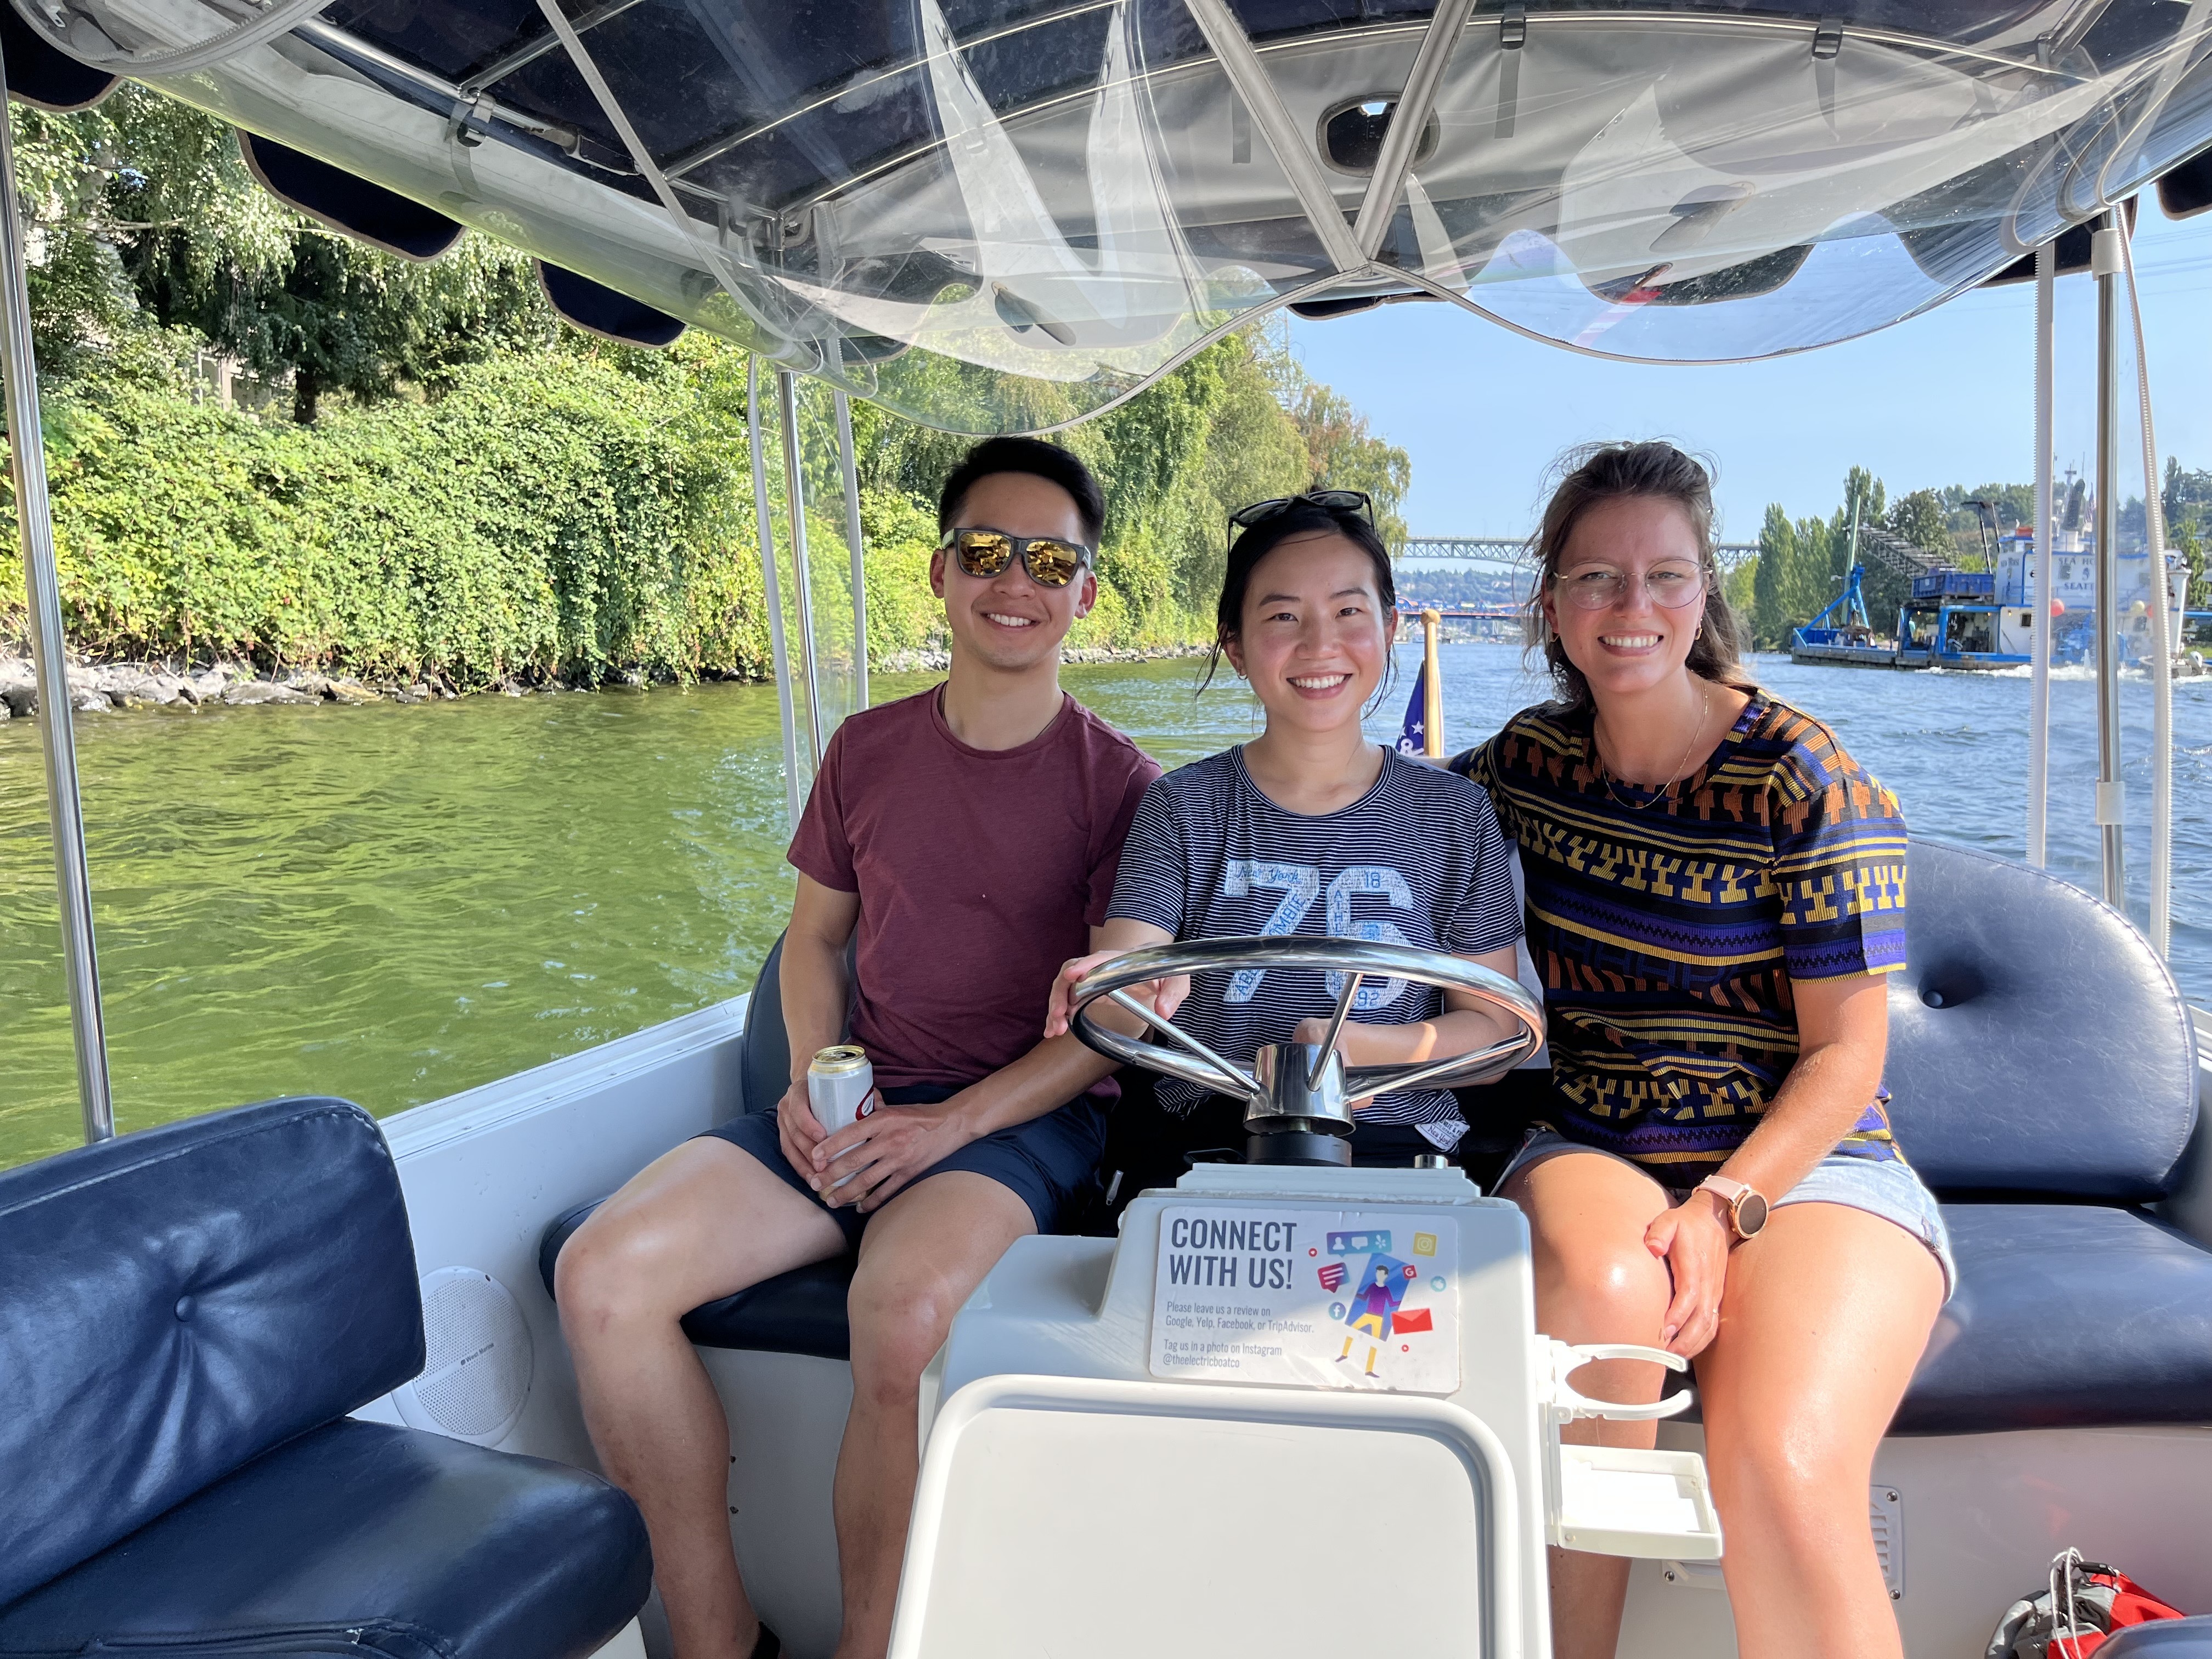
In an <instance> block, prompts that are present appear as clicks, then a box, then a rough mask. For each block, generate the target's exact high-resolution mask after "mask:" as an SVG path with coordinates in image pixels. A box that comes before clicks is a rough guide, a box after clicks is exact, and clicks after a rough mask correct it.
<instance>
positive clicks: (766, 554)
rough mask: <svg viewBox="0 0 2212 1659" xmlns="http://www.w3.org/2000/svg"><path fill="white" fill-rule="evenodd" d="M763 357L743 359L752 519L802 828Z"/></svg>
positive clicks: (790, 783)
mask: <svg viewBox="0 0 2212 1659" xmlns="http://www.w3.org/2000/svg"><path fill="white" fill-rule="evenodd" d="M760 399H761V385H760V358H759V357H758V356H757V355H750V356H747V357H746V359H745V447H746V448H747V449H749V450H750V451H751V453H752V467H753V523H754V527H755V529H756V530H757V532H758V534H759V536H760V557H761V582H762V585H763V596H764V597H765V599H766V600H767V602H768V645H769V665H770V667H771V669H772V670H773V671H774V672H775V706H776V712H777V714H779V715H780V716H781V719H782V721H783V793H784V804H785V805H786V806H787V807H788V808H789V809H790V811H791V828H792V830H793V833H794V834H796V833H797V831H798V829H799V810H800V809H801V808H802V807H803V806H805V804H806V798H805V791H804V790H802V789H801V788H800V787H799V728H798V725H797V720H798V711H797V708H796V707H795V702H796V698H795V694H794V693H793V690H792V678H791V650H790V647H789V644H788V642H787V641H786V639H785V638H784V633H783V585H782V583H781V580H779V579H778V578H777V576H776V571H775V514H774V513H772V512H771V511H770V510H769V502H768V459H767V457H768V445H767V434H766V432H765V431H764V429H763V427H762V424H761V417H760Z"/></svg>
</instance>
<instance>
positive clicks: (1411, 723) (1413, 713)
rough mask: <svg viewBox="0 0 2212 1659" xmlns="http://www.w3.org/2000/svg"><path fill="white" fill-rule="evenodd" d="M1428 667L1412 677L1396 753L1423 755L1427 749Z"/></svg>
mask: <svg viewBox="0 0 2212 1659" xmlns="http://www.w3.org/2000/svg"><path fill="white" fill-rule="evenodd" d="M1428 706H1429V665H1428V664H1427V663H1426V662H1423V663H1422V664H1421V671H1420V672H1419V673H1418V674H1416V675H1414V676H1413V696H1411V697H1409V698H1407V700H1406V724H1405V726H1404V728H1403V729H1402V730H1401V731H1400V732H1399V733H1398V752H1399V753H1400V754H1401V755H1425V754H1426V753H1427V752H1428V749H1429V718H1428Z"/></svg>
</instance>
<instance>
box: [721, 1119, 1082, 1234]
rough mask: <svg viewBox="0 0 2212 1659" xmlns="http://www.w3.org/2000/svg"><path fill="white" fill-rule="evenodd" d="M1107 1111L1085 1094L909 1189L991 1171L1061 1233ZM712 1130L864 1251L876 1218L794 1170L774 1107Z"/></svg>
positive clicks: (955, 1158) (1040, 1223) (972, 1149)
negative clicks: (833, 1203) (957, 1173)
mask: <svg viewBox="0 0 2212 1659" xmlns="http://www.w3.org/2000/svg"><path fill="white" fill-rule="evenodd" d="M954 1093H955V1091H953V1090H951V1089H938V1088H931V1087H928V1086H927V1085H915V1086H914V1087H912V1088H906V1089H886V1090H884V1100H886V1101H887V1102H889V1103H890V1104H892V1105H894V1106H921V1105H934V1104H936V1103H938V1102H939V1101H940V1100H949V1099H951V1097H952V1096H953V1094H954ZM1106 1111H1107V1109H1106V1108H1105V1106H1104V1105H1103V1104H1102V1103H1100V1102H1099V1101H1098V1100H1097V1098H1095V1097H1092V1096H1090V1095H1079V1096H1077V1097H1075V1098H1074V1099H1073V1100H1071V1101H1069V1102H1068V1103H1066V1105H1065V1106H1062V1107H1060V1109H1058V1110H1057V1111H1051V1112H1047V1113H1046V1114H1045V1115H1043V1116H1042V1117H1033V1118H1031V1119H1030V1120H1029V1121H1028V1122H1026V1123H1017V1124H1015V1125H1014V1126H1013V1127H1012V1128H1008V1129H1000V1130H998V1131H996V1132H994V1133H991V1134H987V1135H985V1136H984V1137H983V1138H982V1139H981V1140H971V1141H969V1143H968V1145H966V1146H963V1147H962V1148H961V1149H960V1150H959V1151H958V1152H954V1153H953V1154H952V1155H951V1157H949V1158H940V1159H939V1161H938V1162H936V1163H934V1164H931V1165H930V1166H929V1167H928V1168H927V1170H923V1171H921V1174H919V1175H917V1176H915V1177H914V1179H913V1180H912V1181H909V1182H907V1184H906V1188H902V1190H908V1189H911V1188H913V1187H915V1185H916V1184H917V1183H919V1182H924V1181H927V1180H928V1179H929V1177H930V1176H934V1175H949V1174H951V1173H952V1172H953V1171H954V1170H967V1171H969V1172H970V1173H971V1174H975V1175H980V1176H989V1177H990V1178H991V1179H992V1180H994V1181H995V1182H998V1183H999V1184H1000V1186H1001V1187H1004V1188H1006V1189H1007V1190H1008V1191H1010V1192H1012V1194H1014V1196H1015V1197H1017V1198H1018V1199H1020V1200H1022V1202H1023V1203H1024V1204H1026V1205H1028V1206H1030V1219H1032V1220H1033V1221H1035V1222H1036V1230H1037V1231H1039V1232H1041V1233H1050V1232H1059V1231H1064V1230H1065V1227H1066V1223H1067V1222H1068V1221H1070V1220H1071V1219H1072V1218H1073V1217H1074V1216H1075V1214H1076V1212H1078V1210H1079V1207H1080V1206H1081V1204H1082V1202H1083V1200H1085V1198H1087V1197H1088V1196H1089V1195H1090V1192H1091V1188H1093V1187H1094V1186H1095V1185H1096V1184H1097V1178H1098V1158H1099V1155H1100V1154H1101V1153H1102V1152H1104V1151H1105V1150H1106ZM706 1133H707V1134H708V1135H711V1136H712V1137H714V1139H717V1140H726V1141H728V1142H729V1143H730V1144H731V1145H732V1146H736V1147H738V1148H740V1149H742V1150H743V1151H745V1152H750V1153H751V1154H752V1155H753V1156H754V1157H755V1158H758V1159H759V1160H760V1161H761V1162H762V1163H763V1164H766V1165H767V1166H768V1168H769V1172H770V1173H772V1174H774V1175H775V1176H778V1177H779V1178H780V1179H781V1181H782V1182H783V1183H784V1184H785V1185H786V1186H787V1187H789V1188H791V1189H792V1190H793V1192H795V1193H799V1194H803V1195H804V1196H805V1197H807V1198H810V1199H811V1200H813V1201H814V1202H815V1203H816V1204H817V1205H821V1207H822V1208H823V1209H825V1210H829V1218H830V1219H831V1220H832V1221H834V1222H836V1224H837V1226H838V1228H839V1230H840V1231H842V1232H843V1233H844V1235H845V1243H846V1244H847V1246H848V1247H849V1248H851V1249H859V1248H860V1233H861V1231H862V1230H863V1229H865V1228H866V1226H867V1225H868V1220H869V1217H868V1216H866V1215H862V1214H861V1213H860V1212H859V1211H858V1210H855V1209H854V1207H853V1206H851V1205H849V1204H841V1205H839V1206H837V1207H836V1208H835V1209H830V1207H829V1206H828V1205H826V1204H823V1203H822V1197H821V1194H818V1193H817V1192H816V1191H815V1190H814V1188H811V1187H810V1186H808V1185H807V1184H806V1177H805V1176H802V1175H800V1174H799V1171H798V1170H794V1169H793V1168H792V1167H791V1160H790V1159H789V1158H786V1157H785V1156H784V1155H783V1142H782V1141H781V1139H779V1138H778V1136H777V1133H776V1127H775V1113H774V1112H772V1111H771V1112H747V1113H745V1114H744V1115H741V1116H738V1117H733V1118H732V1119H731V1120H730V1121H728V1122H727V1123H723V1124H719V1125H717V1126H716V1127H714V1128H712V1129H709V1130H708V1131H707V1132H706ZM873 1213H875V1212H870V1214H871V1215H872V1214H873Z"/></svg>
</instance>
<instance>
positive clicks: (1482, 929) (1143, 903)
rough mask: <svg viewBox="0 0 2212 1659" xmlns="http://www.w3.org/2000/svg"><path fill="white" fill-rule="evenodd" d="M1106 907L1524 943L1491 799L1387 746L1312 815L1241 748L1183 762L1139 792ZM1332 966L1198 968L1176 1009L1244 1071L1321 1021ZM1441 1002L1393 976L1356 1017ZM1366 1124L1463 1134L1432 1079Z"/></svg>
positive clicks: (1178, 1087) (1470, 947) (1257, 924)
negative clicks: (1289, 802)
mask: <svg viewBox="0 0 2212 1659" xmlns="http://www.w3.org/2000/svg"><path fill="white" fill-rule="evenodd" d="M1108 914H1109V915H1114V916H1121V917H1126V918H1128V919H1130V920H1133V921H1145V922H1150V923H1151V924H1152V926H1154V927H1159V928H1163V929H1164V930H1165V931H1166V932H1168V933H1171V934H1173V935H1174V936H1175V937H1176V938H1177V939H1225V938H1238V937H1243V938H1249V937H1252V936H1255V935H1259V936H1269V937H1275V938H1283V937H1286V936H1289V935H1292V934H1295V935H1297V936H1299V937H1302V938H1307V939H1317V938H1321V937H1323V936H1333V937H1335V938H1339V939H1372V940H1376V941H1378V942H1388V943H1390V944H1394V945H1410V946H1412V947H1413V948H1415V949H1419V950H1427V951H1449V952H1452V953H1454V954H1456V955H1462V956H1474V955H1479V954H1480V953H1482V952H1484V951H1495V950H1500V949H1504V948H1506V947H1509V946H1510V945H1512V944H1513V943H1514V942H1515V941H1516V939H1519V938H1520V937H1521V913H1520V908H1519V906H1518V905H1516V903H1515V902H1514V898H1513V884H1512V877H1511V874H1510V859H1509V854H1508V853H1507V851H1506V847H1505V841H1504V836H1502V835H1500V834H1499V832H1498V821H1497V818H1496V817H1495V816H1494V815H1493V814H1492V811H1491V807H1490V802H1489V799H1488V798H1487V797H1486V795H1484V794H1483V793H1482V792H1481V791H1480V789H1477V788H1475V787H1473V786H1472V785H1470V784H1468V782H1467V781H1466V780H1465V779H1463V778H1457V777H1454V776H1453V775H1450V774H1449V773H1447V772H1443V771H1441V770H1439V769H1436V768H1434V767H1429V766H1422V765H1418V764H1416V763H1412V762H1408V761H1406V760H1403V759H1401V758H1400V757H1396V756H1395V755H1394V756H1390V757H1388V758H1386V759H1385V760H1384V762H1383V771H1382V775H1381V776H1380V777H1378V778H1377V779H1376V783H1375V787H1373V788H1372V789H1370V790H1369V791H1368V792H1367V793H1366V794H1365V795H1364V796H1363V797H1361V798H1360V799H1358V801H1355V802H1354V803H1353V804H1352V805H1350V806H1347V807H1346V808H1344V809H1343V810H1342V811H1337V812H1330V813H1327V814H1323V815H1322V816H1318V817H1309V816H1307V815H1305V814H1304V813H1298V812H1290V811H1285V810H1284V809H1283V808H1282V807H1280V806H1278V805H1276V804H1275V803H1274V802H1273V801H1272V800H1270V799H1267V796H1266V795H1265V794H1263V793H1261V791H1260V790H1259V789H1258V787H1255V785H1254V784H1253V782H1252V781H1251V778H1250V775H1249V774H1248V773H1246V771H1245V769H1244V763H1243V754H1242V752H1241V751H1240V750H1229V751H1228V752H1227V753H1225V754H1220V755H1216V756H1213V757H1211V758H1209V759H1206V760H1202V761H1199V762H1197V763H1194V764H1193V765H1189V766H1186V767H1183V768H1182V769H1179V770H1177V771H1174V772H1170V774H1168V775H1167V776H1165V777H1164V778H1162V779H1160V780H1159V781H1158V782H1156V783H1154V784H1153V785H1152V787H1151V788H1149V789H1147V790H1146V792H1145V798H1144V799H1143V801H1142V802H1140V803H1139V805H1138V808H1137V816H1136V817H1135V820H1134V821H1133V823H1131V824H1130V826H1129V837H1128V840H1127V842H1125V843H1124V845H1123V847H1122V849H1121V869H1120V872H1119V873H1118V875H1117V877H1116V878H1115V885H1114V902H1113V905H1112V907H1111V908H1110V909H1109V913H1108ZM1343 989H1344V981H1343V975H1340V974H1334V973H1323V972H1322V971H1320V970H1319V969H1284V968H1271V969H1264V970H1262V969H1242V970H1240V971H1238V972H1237V973H1236V974H1234V975H1228V974H1200V975H1197V976H1196V977H1195V978H1194V980H1193V981H1192V983H1191V991H1190V995H1189V998H1188V1000H1186V1001H1185V1002H1184V1003H1183V1005H1182V1008H1181V1010H1180V1011H1178V1012H1177V1013H1176V1024H1178V1025H1180V1026H1182V1028H1183V1029H1184V1030H1188V1031H1189V1032H1190V1033H1191V1034H1192V1035H1193V1036H1196V1037H1197V1038H1199V1039H1200V1041H1201V1042H1206V1043H1207V1044H1208V1045H1209V1046H1211V1047H1212V1048H1215V1049H1216V1050H1218V1052H1220V1053H1221V1054H1226V1055H1228V1056H1229V1057H1231V1059H1234V1060H1237V1061H1239V1062H1240V1063H1243V1064H1247V1065H1249V1063H1250V1062H1251V1060H1252V1057H1253V1055H1254V1054H1255V1053H1256V1052H1257V1050H1258V1049H1259V1048H1260V1047H1261V1045H1262V1044H1264V1043H1271V1042H1288V1041H1290V1039H1291V1033H1292V1031H1293V1030H1295V1028H1296V1027H1297V1023H1298V1021H1299V1020H1301V1019H1304V1018H1308V1017H1310V1016H1326V1015H1327V1014H1328V1013H1329V1012H1330V1011H1331V1010H1332V1009H1333V1008H1334V1006H1335V1004H1336V999H1337V998H1338V997H1339V996H1340V995H1341V994H1342V993H1343ZM1441 1004H1442V999H1441V997H1440V996H1439V994H1437V992H1436V991H1435V990H1434V989H1432V988H1431V987H1427V986H1421V985H1413V984H1411V983H1409V982H1408V981H1405V980H1401V979H1392V980H1388V981H1382V982H1379V983H1373V984H1366V983H1363V984H1362V985H1361V987H1359V994H1358V999H1357V1000H1356V1002H1355V1004H1354V1010H1355V1016H1356V1017H1357V1018H1362V1019H1364V1020H1365V1021H1366V1022H1367V1023H1369V1024H1411V1023H1414V1022H1417V1021H1419V1020H1424V1019H1430V1018H1434V1017H1435V1016H1436V1014H1437V1012H1438V1009H1439V1008H1440V1006H1441ZM1206 1094H1207V1091H1206V1088H1205V1087H1204V1086H1203V1085H1199V1084H1193V1083H1186V1082H1184V1081H1182V1080H1181V1079H1174V1078H1163V1079H1160V1080H1159V1084H1158V1097H1159V1102H1160V1104H1161V1105H1162V1106H1163V1107H1164V1109H1167V1110H1168V1111H1170V1112H1172V1113H1176V1114H1178V1115H1181V1114H1186V1113H1188V1112H1189V1111H1190V1110H1191V1109H1193V1108H1194V1107H1195V1106H1196V1105H1197V1104H1198V1103H1199V1102H1200V1100H1202V1099H1204V1098H1205V1097H1206ZM1359 1119H1360V1121H1362V1122H1363V1123H1395V1124H1419V1125H1422V1126H1425V1133H1428V1134H1429V1138H1430V1139H1431V1141H1433V1142H1434V1143H1435V1144H1437V1145H1438V1146H1447V1147H1449V1146H1451V1145H1453V1144H1454V1143H1455V1142H1456V1140H1457V1139H1458V1138H1459V1134H1460V1132H1461V1127H1462V1124H1461V1119H1460V1114H1459V1107H1458V1103H1456V1102H1455V1101H1454V1100H1453V1098H1452V1097H1451V1095H1450V1093H1449V1091H1444V1090H1441V1089H1423V1090H1413V1091H1401V1092H1400V1093H1397V1094H1391V1095H1384V1096H1383V1097H1380V1098H1379V1099H1377V1100H1376V1102H1375V1103H1373V1104H1372V1105H1370V1106H1369V1107H1367V1108H1365V1109H1363V1110H1362V1111H1361V1112H1360V1114H1359Z"/></svg>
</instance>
